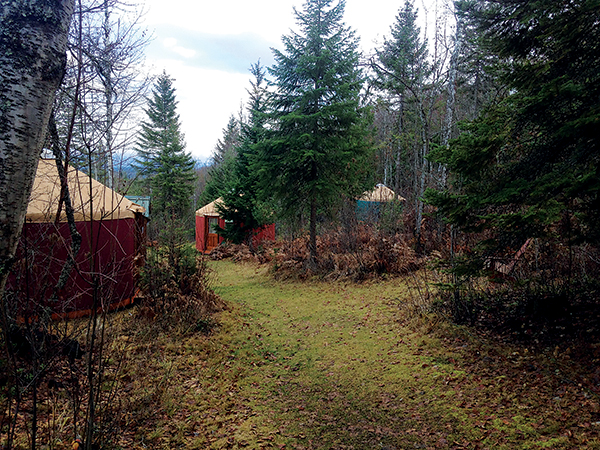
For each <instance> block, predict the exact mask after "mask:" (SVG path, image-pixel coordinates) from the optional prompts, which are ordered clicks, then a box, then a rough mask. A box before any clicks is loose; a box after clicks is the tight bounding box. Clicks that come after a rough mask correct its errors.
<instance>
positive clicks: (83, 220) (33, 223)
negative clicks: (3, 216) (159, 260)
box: [7, 159, 148, 318]
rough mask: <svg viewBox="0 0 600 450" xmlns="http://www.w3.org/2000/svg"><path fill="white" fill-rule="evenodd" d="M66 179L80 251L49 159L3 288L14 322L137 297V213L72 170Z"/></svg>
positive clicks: (140, 253)
mask: <svg viewBox="0 0 600 450" xmlns="http://www.w3.org/2000/svg"><path fill="white" fill-rule="evenodd" d="M67 180H68V181H67V183H68V188H69V194H70V198H71V204H72V206H73V215H74V221H75V228H76V230H77V232H78V234H79V235H80V236H81V245H80V248H79V251H78V252H77V253H76V254H74V253H73V237H72V236H73V235H74V233H73V231H72V230H70V228H69V224H68V223H67V214H66V212H65V205H64V202H63V201H61V182H60V179H59V176H58V170H57V167H56V162H55V161H54V160H46V159H42V160H40V161H39V164H38V169H37V173H36V177H35V181H34V184H33V189H32V192H31V197H30V200H29V204H28V207H27V215H26V221H25V224H24V226H23V233H22V235H21V240H20V242H19V248H18V252H17V261H16V263H15V264H14V266H13V271H12V273H11V275H10V277H9V282H8V285H7V296H8V297H7V299H8V300H9V301H10V303H11V305H13V307H14V309H15V311H14V314H15V317H20V318H26V317H27V316H31V315H33V316H39V314H40V312H43V313H48V314H51V315H53V316H70V317H77V316H84V315H87V314H89V313H90V312H92V311H93V310H94V309H96V310H105V311H106V310H112V309H115V308H117V307H120V306H125V305H127V304H130V303H131V302H132V301H133V299H134V297H135V295H136V280H137V277H138V270H139V267H140V266H141V265H143V262H144V255H145V241H146V225H147V221H148V220H147V218H145V217H144V212H145V211H144V208H143V207H141V206H139V205H137V204H135V203H133V202H132V201H130V200H128V199H126V198H125V197H123V196H122V195H120V194H118V193H117V192H115V191H113V190H112V189H109V188H108V187H106V186H104V185H103V184H102V183H100V182H98V181H96V180H94V179H93V178H91V177H90V176H88V175H87V174H85V173H83V172H81V171H79V170H76V169H75V168H73V167H69V168H68V171H67ZM65 265H66V267H67V269H68V270H67V269H65ZM61 275H62V277H61ZM67 276H68V278H65V277H67ZM59 280H60V282H59ZM65 280H66V282H65Z"/></svg>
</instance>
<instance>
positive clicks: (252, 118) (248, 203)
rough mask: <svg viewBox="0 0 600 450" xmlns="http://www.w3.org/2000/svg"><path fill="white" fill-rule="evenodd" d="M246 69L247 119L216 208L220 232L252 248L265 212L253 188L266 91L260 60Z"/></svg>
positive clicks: (263, 137)
mask: <svg viewBox="0 0 600 450" xmlns="http://www.w3.org/2000/svg"><path fill="white" fill-rule="evenodd" d="M250 72H251V73H252V75H253V76H254V79H253V80H251V82H250V85H251V88H250V89H249V90H248V94H249V96H250V99H249V101H248V105H247V113H248V120H247V122H246V123H242V124H241V134H240V143H239V146H238V148H237V152H236V158H235V163H234V165H233V170H232V172H233V174H232V175H233V181H232V183H231V184H230V185H229V189H228V190H227V191H226V192H224V193H223V201H224V204H223V205H221V206H220V208H219V212H220V214H221V217H223V218H224V219H225V221H226V226H225V229H224V230H222V231H221V234H222V235H223V236H224V237H225V238H226V239H228V240H230V241H232V242H235V243H241V242H247V243H248V245H249V247H250V248H251V249H252V236H253V231H254V230H255V229H257V228H259V227H260V226H262V225H264V224H265V222H266V216H267V214H265V209H266V208H265V207H264V202H263V201H261V200H260V199H259V195H258V190H257V182H258V173H257V170H256V169H257V166H256V152H257V146H258V145H259V144H260V143H262V142H263V140H264V139H265V134H266V128H265V124H266V121H267V115H266V113H267V106H268V96H269V93H268V91H267V89H266V73H265V69H264V68H263V67H262V66H261V65H260V62H258V63H256V64H253V65H252V67H251V68H250Z"/></svg>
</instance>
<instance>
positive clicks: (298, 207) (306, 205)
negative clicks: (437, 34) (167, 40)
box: [259, 0, 370, 266]
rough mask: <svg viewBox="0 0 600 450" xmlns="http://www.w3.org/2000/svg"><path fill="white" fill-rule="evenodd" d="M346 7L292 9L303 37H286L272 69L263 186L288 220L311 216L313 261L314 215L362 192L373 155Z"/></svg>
mask: <svg viewBox="0 0 600 450" xmlns="http://www.w3.org/2000/svg"><path fill="white" fill-rule="evenodd" d="M344 7H345V2H344V1H343V0H339V1H338V2H337V4H334V2H333V1H332V0H307V1H306V2H305V3H304V6H303V9H302V11H298V10H296V9H294V12H295V16H296V21H297V24H298V27H299V31H298V32H292V33H291V34H290V35H287V36H284V37H283V45H284V49H283V51H278V50H274V56H275V61H276V63H275V65H274V66H273V67H272V68H271V69H270V73H271V75H272V76H273V78H274V84H275V87H276V94H275V98H274V103H273V112H272V116H271V120H273V127H272V134H271V136H270V137H269V139H268V140H267V142H266V143H265V145H262V151H261V162H260V169H259V172H260V174H261V188H262V191H263V192H265V193H267V194H273V195H274V196H275V198H276V199H278V200H279V201H280V202H281V206H282V211H283V212H284V213H287V215H288V217H289V216H293V215H297V214H298V213H299V212H301V213H308V216H309V224H310V240H309V249H310V262H311V265H313V266H314V264H315V263H316V260H317V245H316V235H317V214H318V213H319V211H322V212H327V211H328V210H329V211H331V210H332V209H335V208H336V207H337V206H339V204H340V201H341V199H342V198H343V196H344V195H347V196H350V197H352V196H354V195H356V194H358V193H359V192H360V191H361V190H363V189H365V187H366V185H365V183H364V181H365V178H366V176H365V171H364V167H365V164H366V162H365V160H366V158H367V156H368V155H369V154H370V151H369V150H370V147H369V145H368V144H367V140H366V135H367V131H366V126H365V120H364V115H363V114H362V112H361V110H360V107H359V93H360V90H361V88H362V86H363V81H364V77H363V73H362V71H361V70H360V68H359V53H358V51H357V46H358V40H357V38H356V37H355V33H354V32H353V31H351V30H350V29H349V28H347V27H346V26H345V24H344V23H343V14H344Z"/></svg>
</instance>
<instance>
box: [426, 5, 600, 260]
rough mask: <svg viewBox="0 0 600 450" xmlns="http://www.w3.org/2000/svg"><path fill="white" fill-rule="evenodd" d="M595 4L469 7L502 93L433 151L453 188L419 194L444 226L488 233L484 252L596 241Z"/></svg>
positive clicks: (598, 92)
mask: <svg viewBox="0 0 600 450" xmlns="http://www.w3.org/2000/svg"><path fill="white" fill-rule="evenodd" d="M599 6H600V2H599V1H597V0H583V1H580V2H544V1H533V2H513V1H509V0H501V1H494V2H491V1H486V2H477V3H473V4H472V5H470V8H469V9H468V17H469V18H470V20H471V21H472V22H473V23H475V24H476V25H477V27H478V29H479V31H480V32H481V33H482V35H483V40H482V43H481V45H483V46H484V49H485V50H487V51H488V52H490V53H493V54H495V55H496V56H497V57H498V58H499V60H500V61H502V62H503V68H502V72H501V73H502V79H503V81H504V82H505V83H507V84H508V86H509V88H510V92H511V95H509V96H508V97H507V98H506V99H505V100H503V101H501V102H498V103H496V104H495V105H493V106H492V107H490V108H489V109H488V110H487V111H486V112H485V113H484V114H483V115H482V116H481V117H480V118H478V119H477V120H475V121H473V122H472V123H469V124H466V125H464V126H463V134H462V135H461V136H460V137H459V138H458V139H457V140H456V141H454V142H453V143H452V145H451V148H450V149H449V150H445V149H440V150H439V151H438V152H437V154H436V155H435V156H434V158H435V159H436V160H437V161H438V162H441V163H443V164H446V165H447V166H448V168H449V169H450V171H451V172H452V173H453V174H454V189H453V190H451V191H446V192H433V191H429V192H428V193H427V196H426V197H427V199H428V201H429V202H430V203H431V204H433V205H435V206H438V207H439V208H440V211H441V212H442V214H444V215H445V217H446V218H447V219H448V220H449V221H450V222H451V223H453V224H456V225H459V226H460V227H461V228H463V229H465V230H467V231H483V230H491V231H493V233H494V240H495V242H496V246H495V248H494V247H493V246H492V247H488V249H487V251H488V254H489V253H494V252H499V251H502V250H503V249H505V248H511V247H512V248H513V249H514V248H515V247H516V248H518V246H520V244H522V242H524V241H525V239H527V238H530V237H542V238H551V237H557V238H560V239H563V240H565V241H566V242H567V243H569V244H573V243H577V242H584V241H587V242H592V243H595V244H598V243H599V242H600V221H598V219H599V218H600V217H599V211H600V196H599V193H600V172H599V171H600V164H599V163H600V160H599V157H600V152H599V151H600V146H599V144H600V137H599V135H598V132H597V129H598V125H599V124H600V109H599V108H598V98H600V60H599V59H598V57H597V54H598V48H599V46H600V26H599V25H598V23H599V21H598V18H599V11H600V9H599Z"/></svg>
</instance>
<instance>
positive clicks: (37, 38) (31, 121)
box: [0, 0, 74, 296]
mask: <svg viewBox="0 0 600 450" xmlns="http://www.w3.org/2000/svg"><path fill="white" fill-rule="evenodd" d="M73 3H74V2H73V0H0V67H1V68H2V70H1V71H0V296H2V292H3V291H4V286H5V284H6V279H7V276H8V272H9V270H10V266H11V264H12V261H13V259H14V255H15V251H16V247H17V243H18V241H19V237H20V235H21V229H22V226H23V221H24V219H25V213H26V211H27V202H28V200H29V195H30V193H31V187H32V184H33V179H34V177H35V172H36V169H37V163H38V158H39V155H40V152H41V150H42V146H43V143H44V139H45V137H46V130H47V125H48V118H49V117H50V111H51V110H52V103H53V102H54V96H55V93H56V89H57V88H58V86H59V85H60V82H61V80H62V77H63V74H64V70H65V64H66V54H65V51H66V47H67V34H68V30H69V24H70V21H71V15H72V13H73Z"/></svg>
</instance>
